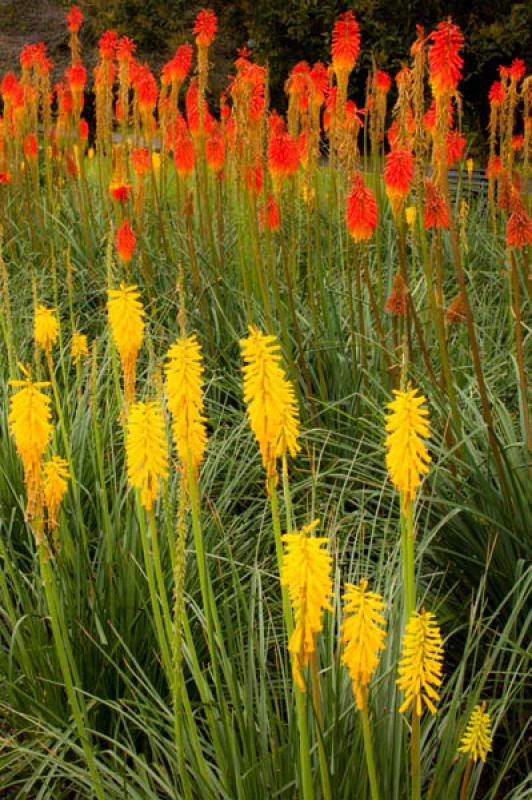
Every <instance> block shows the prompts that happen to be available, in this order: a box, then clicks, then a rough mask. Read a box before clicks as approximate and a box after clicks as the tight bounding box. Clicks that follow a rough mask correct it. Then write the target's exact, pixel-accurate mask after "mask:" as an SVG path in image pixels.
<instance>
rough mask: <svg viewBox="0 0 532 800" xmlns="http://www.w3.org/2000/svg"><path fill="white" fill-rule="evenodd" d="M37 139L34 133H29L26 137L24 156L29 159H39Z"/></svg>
mask: <svg viewBox="0 0 532 800" xmlns="http://www.w3.org/2000/svg"><path fill="white" fill-rule="evenodd" d="M37 151H38V148H37V139H36V137H35V134H34V133H28V134H27V135H26V136H25V137H24V155H25V156H26V158H28V159H34V158H37Z"/></svg>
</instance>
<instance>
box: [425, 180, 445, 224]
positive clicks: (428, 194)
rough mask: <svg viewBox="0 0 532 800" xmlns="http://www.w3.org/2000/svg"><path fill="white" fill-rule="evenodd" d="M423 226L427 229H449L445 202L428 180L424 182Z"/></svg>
mask: <svg viewBox="0 0 532 800" xmlns="http://www.w3.org/2000/svg"><path fill="white" fill-rule="evenodd" d="M423 226H424V227H425V228H427V229H429V228H448V227H449V215H448V213H447V206H446V204H445V201H444V199H443V197H442V196H441V194H440V193H439V192H438V190H437V188H436V186H435V185H434V183H433V182H432V181H431V180H428V179H427V180H426V181H425V205H424V207H423Z"/></svg>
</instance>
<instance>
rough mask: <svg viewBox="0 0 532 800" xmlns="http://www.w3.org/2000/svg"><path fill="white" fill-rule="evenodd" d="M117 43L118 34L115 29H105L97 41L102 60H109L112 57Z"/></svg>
mask: <svg viewBox="0 0 532 800" xmlns="http://www.w3.org/2000/svg"><path fill="white" fill-rule="evenodd" d="M117 44H118V34H117V32H116V31H105V33H104V34H103V36H102V38H101V39H100V41H99V42H98V47H99V50H100V56H101V58H103V59H104V60H107V61H110V60H111V59H112V58H114V54H115V50H116V46H117Z"/></svg>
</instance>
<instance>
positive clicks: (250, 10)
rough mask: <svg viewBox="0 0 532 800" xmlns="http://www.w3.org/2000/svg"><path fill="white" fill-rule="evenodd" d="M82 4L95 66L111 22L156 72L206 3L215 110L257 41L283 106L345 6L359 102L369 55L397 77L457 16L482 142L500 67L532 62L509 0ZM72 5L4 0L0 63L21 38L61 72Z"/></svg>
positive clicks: (11, 61)
mask: <svg viewBox="0 0 532 800" xmlns="http://www.w3.org/2000/svg"><path fill="white" fill-rule="evenodd" d="M78 4H79V5H80V6H81V8H82V9H83V11H84V13H85V15H86V18H87V21H86V25H85V26H84V29H83V42H84V55H85V58H86V61H87V62H88V64H89V66H90V65H91V63H92V62H93V61H94V58H95V48H96V42H97V39H98V37H99V36H100V35H101V33H102V32H103V31H104V30H105V29H106V28H114V29H116V30H117V31H118V32H119V33H121V34H122V33H127V35H128V36H130V37H132V38H133V39H135V41H136V42H137V45H138V51H137V56H138V57H139V58H140V59H143V60H146V61H148V62H149V63H150V64H151V65H152V66H153V67H154V68H158V67H159V66H160V65H161V64H162V63H163V62H164V61H165V60H166V59H167V58H168V57H169V56H171V55H172V54H173V52H174V51H175V48H176V46H177V45H178V44H179V43H180V42H182V41H184V40H186V39H188V38H190V32H191V28H192V24H193V20H194V16H195V14H196V13H197V11H198V10H199V8H200V7H201V6H202V5H208V6H210V7H212V8H214V10H215V11H216V12H217V14H218V16H219V21H220V32H219V35H218V37H217V40H216V42H215V45H214V47H213V52H212V64H213V70H212V77H211V91H212V95H213V99H214V104H215V106H216V95H217V94H218V93H219V91H220V90H221V89H222V88H223V87H224V86H225V84H226V81H227V75H228V74H229V73H230V72H231V61H232V59H233V58H234V56H235V52H236V48H237V47H241V46H242V45H244V44H246V43H247V42H248V41H249V40H252V41H253V42H254V44H255V55H256V58H257V59H258V60H259V61H261V62H266V61H268V62H269V64H270V68H271V97H272V103H273V104H274V105H275V106H277V107H279V108H283V106H284V104H285V97H284V82H285V80H286V77H287V75H288V72H289V71H290V69H291V68H292V67H293V66H294V64H296V63H297V62H298V61H300V60H303V59H306V60H307V61H309V62H312V61H316V60H318V59H319V60H322V61H327V60H328V58H329V49H330V36H331V30H332V27H333V24H334V20H335V19H336V18H337V17H338V15H339V14H340V13H341V12H342V11H345V10H346V9H348V8H352V9H353V10H354V13H355V15H356V17H357V19H358V21H359V23H360V27H361V32H362V53H361V58H360V61H359V64H358V67H357V69H356V72H355V74H354V75H353V76H352V79H351V92H352V94H353V97H354V98H355V99H356V100H357V101H358V103H359V104H360V105H362V104H363V99H364V86H365V80H366V73H367V69H368V67H369V65H370V62H371V53H372V52H373V53H374V54H375V57H376V59H377V63H378V65H379V66H380V67H382V68H383V69H386V70H389V71H390V72H391V73H392V74H394V73H395V72H396V71H397V70H398V69H399V68H400V66H401V64H402V63H403V62H404V61H405V60H407V59H408V57H409V48H410V45H411V43H412V41H413V40H414V38H415V36H416V24H420V25H422V26H424V28H425V29H426V30H427V31H429V30H431V29H432V28H434V26H435V25H436V24H437V23H438V22H439V21H441V20H443V19H445V17H446V16H448V15H451V16H452V17H453V19H454V20H455V21H456V22H457V23H458V24H459V25H460V27H461V28H462V30H463V32H464V35H465V41H466V47H465V50H464V59H465V68H464V80H463V82H462V84H461V90H462V93H463V95H464V97H465V101H466V103H465V113H466V116H465V125H466V128H467V129H468V130H469V131H470V132H475V133H476V135H477V137H478V138H479V139H480V135H479V132H481V131H484V130H485V127H486V124H487V101H486V93H487V91H488V88H489V86H490V84H491V82H492V81H493V80H494V79H495V77H496V76H497V67H498V65H499V64H501V63H505V64H507V63H510V62H511V60H512V59H513V58H515V57H519V58H526V57H527V55H528V54H529V53H530V52H531V51H532V47H531V45H532V35H531V32H532V3H530V2H511V0H467V2H465V1H464V0H430V2H427V0H410V1H409V2H391V0H356V2H353V3H345V2H338V1H337V0H319V2H318V0H292V1H291V0H234V1H233V2H224V0H210V1H209V0H206V1H205V3H196V2H194V3H190V2H186V0H78ZM69 5H70V3H65V2H59V0H56V1H55V2H54V0H39V2H35V0H0V68H1V69H2V70H4V69H5V68H7V67H8V66H9V67H13V66H15V65H16V59H17V53H18V49H19V48H20V46H21V44H22V43H23V42H24V41H38V40H39V39H44V40H45V41H46V42H47V43H49V44H50V46H51V50H52V58H53V59H54V61H55V62H56V63H57V64H58V67H60V68H62V67H63V66H64V64H65V63H66V59H67V57H68V51H67V49H66V43H67V32H66V28H65V29H63V30H62V29H61V26H58V12H60V13H62V12H63V11H64V10H65V9H66V8H68V7H69ZM61 34H63V35H61ZM478 143H479V142H474V143H473V144H474V146H476V145H477V144H478Z"/></svg>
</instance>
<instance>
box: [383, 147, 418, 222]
mask: <svg viewBox="0 0 532 800" xmlns="http://www.w3.org/2000/svg"><path fill="white" fill-rule="evenodd" d="M413 178H414V156H413V155H412V153H411V152H410V150H406V149H403V148H400V149H397V150H392V151H391V152H389V153H388V155H387V156H386V163H385V166H384V183H385V186H386V193H387V195H388V198H389V200H390V204H391V206H392V210H393V212H394V214H397V213H398V211H399V210H400V209H401V207H402V205H403V203H404V201H405V199H406V196H407V195H408V192H409V191H410V187H411V185H412V180H413Z"/></svg>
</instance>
